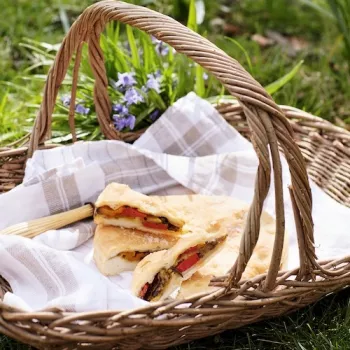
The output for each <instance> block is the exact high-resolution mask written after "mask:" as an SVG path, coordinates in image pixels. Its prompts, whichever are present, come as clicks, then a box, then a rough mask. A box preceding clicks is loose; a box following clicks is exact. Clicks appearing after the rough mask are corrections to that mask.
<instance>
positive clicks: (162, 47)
mask: <svg viewBox="0 0 350 350" xmlns="http://www.w3.org/2000/svg"><path fill="white" fill-rule="evenodd" d="M151 40H152V43H153V44H154V46H155V49H156V52H157V53H158V55H160V56H166V55H167V54H168V53H169V46H168V45H167V44H165V43H163V41H161V40H158V39H157V38H155V37H154V36H151Z"/></svg>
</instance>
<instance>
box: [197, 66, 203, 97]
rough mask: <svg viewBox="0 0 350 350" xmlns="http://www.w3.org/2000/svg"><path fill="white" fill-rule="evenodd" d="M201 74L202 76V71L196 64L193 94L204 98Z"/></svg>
mask: <svg viewBox="0 0 350 350" xmlns="http://www.w3.org/2000/svg"><path fill="white" fill-rule="evenodd" d="M203 74H204V69H203V68H202V67H201V66H200V65H199V64H197V65H196V84H195V92H196V94H197V95H198V96H199V97H204V95H205V86H204V78H203Z"/></svg>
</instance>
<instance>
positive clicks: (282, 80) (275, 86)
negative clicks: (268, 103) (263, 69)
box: [265, 60, 304, 95]
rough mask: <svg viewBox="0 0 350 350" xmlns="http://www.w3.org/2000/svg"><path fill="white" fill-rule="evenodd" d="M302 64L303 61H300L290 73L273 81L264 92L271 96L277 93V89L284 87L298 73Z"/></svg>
mask: <svg viewBox="0 0 350 350" xmlns="http://www.w3.org/2000/svg"><path fill="white" fill-rule="evenodd" d="M303 63H304V61H303V60H301V61H300V62H299V63H298V64H297V65H296V66H295V67H294V68H293V69H292V70H291V71H290V72H288V73H287V74H286V75H284V76H283V77H281V78H279V79H278V80H276V81H274V82H273V83H271V84H269V85H267V86H265V90H266V91H267V92H268V93H269V94H270V95H273V94H274V93H275V92H277V91H278V90H279V89H281V88H282V87H283V86H284V85H286V84H287V83H288V82H289V81H290V80H291V79H292V78H293V77H294V76H295V75H296V74H297V73H298V71H299V69H300V67H301V65H302V64H303Z"/></svg>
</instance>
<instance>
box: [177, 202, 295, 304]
mask: <svg viewBox="0 0 350 350" xmlns="http://www.w3.org/2000/svg"><path fill="white" fill-rule="evenodd" d="M247 212H248V209H247V208H244V209H243V210H239V211H236V210H235V211H232V213H231V215H230V216H227V217H226V218H224V219H219V220H218V221H219V222H220V225H221V226H222V229H224V230H226V232H227V234H228V237H227V239H226V240H225V243H224V245H223V248H222V250H221V251H220V254H217V255H215V256H214V257H213V259H210V261H209V262H208V263H207V264H205V265H204V266H203V267H201V268H200V269H199V270H198V271H196V273H195V274H193V275H192V276H191V278H189V279H187V280H186V281H184V282H183V283H182V284H181V288H180V290H179V293H178V294H177V299H183V298H186V297H189V296H191V295H194V294H197V293H203V292H207V293H209V292H213V291H215V290H216V289H218V287H215V286H211V285H210V281H211V279H212V278H213V277H219V276H223V275H226V274H227V273H228V272H229V270H230V269H231V267H232V266H233V264H234V262H235V260H236V259H237V257H238V255H239V249H240V244H241V238H242V235H243V229H244V224H245V219H246V216H247ZM260 225H261V226H260V235H259V239H258V242H257V244H256V246H255V248H254V251H253V255H252V257H251V259H250V260H249V262H248V265H247V267H246V269H245V271H244V273H243V275H242V280H245V279H249V278H253V277H255V276H258V275H260V274H263V273H266V272H267V271H268V268H269V265H270V261H271V258H272V253H273V246H274V240H275V219H274V218H273V217H272V216H271V215H269V214H268V213H266V212H263V213H262V215H261V218H260ZM287 263H288V234H287V232H286V234H285V241H284V245H283V251H282V259H281V265H280V269H282V270H283V269H285V268H287Z"/></svg>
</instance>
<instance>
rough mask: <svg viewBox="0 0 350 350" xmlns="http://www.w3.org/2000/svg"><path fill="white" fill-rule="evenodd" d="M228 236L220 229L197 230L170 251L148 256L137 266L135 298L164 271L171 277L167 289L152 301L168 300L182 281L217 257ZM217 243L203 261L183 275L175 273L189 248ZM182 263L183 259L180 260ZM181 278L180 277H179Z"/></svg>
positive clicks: (134, 282)
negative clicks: (176, 267)
mask: <svg viewBox="0 0 350 350" xmlns="http://www.w3.org/2000/svg"><path fill="white" fill-rule="evenodd" d="M226 237H227V235H226V233H225V232H224V231H221V228H219V229H218V230H217V231H216V232H211V233H209V232H206V231H204V230H198V229H197V230H195V231H193V232H190V233H187V234H185V235H183V236H182V237H181V238H180V239H179V240H178V241H177V243H176V244H175V245H174V246H173V247H172V248H170V249H169V250H164V251H162V252H157V253H153V254H150V255H148V256H146V257H145V258H144V259H143V260H141V261H140V263H139V264H138V265H137V266H136V269H135V271H134V275H133V280H132V292H133V294H134V295H135V296H139V295H140V291H141V290H142V288H143V287H144V286H145V284H146V283H149V284H151V283H152V282H153V280H154V278H155V276H156V275H157V274H158V273H159V272H160V271H161V270H162V269H164V270H166V271H167V273H168V274H169V275H171V278H170V282H169V283H168V284H167V288H163V289H162V292H161V293H159V295H158V296H157V297H156V298H154V299H152V300H151V301H157V300H163V299H165V298H167V297H168V296H169V295H170V294H171V293H172V292H174V290H175V289H177V288H178V287H179V286H180V284H181V282H182V280H185V279H187V278H190V277H191V276H192V275H193V274H194V273H195V272H196V271H197V270H198V269H200V268H201V267H202V266H204V265H205V264H206V263H207V262H208V261H209V260H210V259H211V258H212V257H213V256H215V255H216V254H217V253H218V252H219V251H220V249H221V248H222V246H223V243H224V241H225V239H226ZM213 241H217V242H218V243H217V245H216V246H215V247H214V248H213V249H212V250H210V251H208V252H206V253H205V255H204V256H203V257H201V259H200V260H199V261H198V262H196V263H195V264H194V265H193V266H192V267H191V268H189V269H188V270H186V271H185V272H184V273H182V275H180V274H178V273H177V272H174V268H175V266H177V264H178V263H179V260H178V259H179V257H180V256H181V254H183V253H184V252H185V251H187V250H188V249H189V248H192V247H196V246H198V245H208V244H210V242H213ZM180 261H181V259H180ZM179 276H180V277H179Z"/></svg>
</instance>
